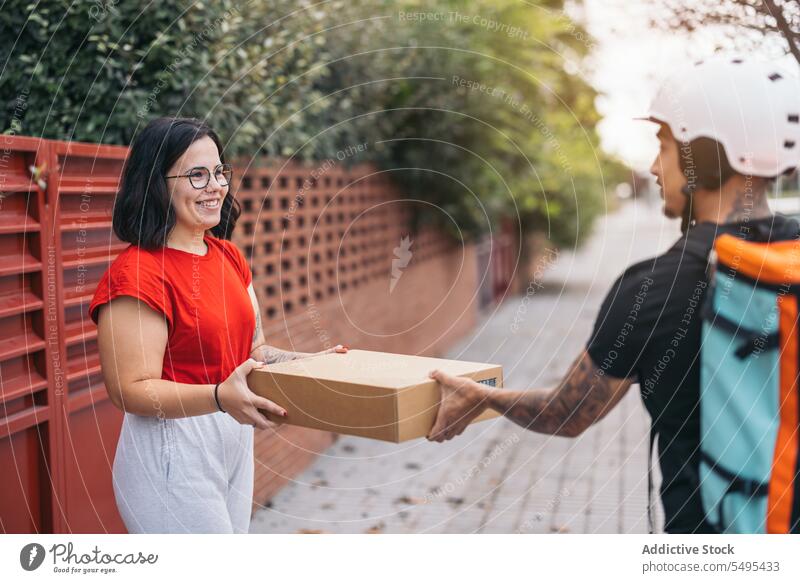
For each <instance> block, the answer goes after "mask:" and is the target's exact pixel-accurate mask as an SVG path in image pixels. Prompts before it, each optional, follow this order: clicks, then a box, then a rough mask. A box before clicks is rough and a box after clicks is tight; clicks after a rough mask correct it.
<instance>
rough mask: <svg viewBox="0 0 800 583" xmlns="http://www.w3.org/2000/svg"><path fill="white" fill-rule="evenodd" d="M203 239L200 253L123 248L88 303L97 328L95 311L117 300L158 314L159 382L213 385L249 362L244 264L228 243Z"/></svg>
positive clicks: (249, 309)
mask: <svg viewBox="0 0 800 583" xmlns="http://www.w3.org/2000/svg"><path fill="white" fill-rule="evenodd" d="M203 239H204V241H205V242H206V245H207V246H208V252H207V253H206V254H205V255H195V254H193V253H188V252H186V251H180V250H178V249H172V248H170V247H162V248H160V249H155V250H145V249H142V248H140V247H138V246H135V245H131V246H129V247H128V248H127V249H125V250H124V251H122V253H120V254H119V256H118V257H117V258H116V259H115V260H114V262H113V263H112V264H111V265H110V266H109V268H108V269H107V270H106V272H105V273H104V274H103V277H102V278H101V280H100V283H99V284H98V285H97V290H96V291H95V293H94V297H93V298H92V302H91V304H90V305H89V316H90V317H91V318H92V320H93V321H94V323H95V324H97V318H98V308H99V307H100V306H102V305H103V304H105V303H107V302H110V301H111V300H113V299H114V298H117V297H119V296H131V297H134V298H137V299H139V300H141V301H143V302H145V303H146V304H147V305H148V306H150V307H151V308H152V309H154V310H156V311H157V312H159V313H160V314H163V316H164V318H165V320H166V323H167V327H168V329H169V337H168V340H167V347H166V351H165V352H164V364H163V369H162V374H161V378H162V379H168V380H173V381H176V382H180V383H190V384H215V383H218V382H222V381H224V380H225V379H226V378H228V376H229V375H230V374H231V373H232V372H233V370H234V369H235V368H236V367H237V366H239V365H240V364H242V363H243V362H244V361H245V360H247V359H248V358H249V357H250V348H251V346H252V342H253V333H254V330H255V313H254V312H253V304H252V302H251V301H250V295H249V294H248V292H247V287H248V286H249V285H250V282H251V281H252V275H251V273H250V269H249V267H248V266H247V260H246V259H245V258H244V256H243V255H242V252H241V251H239V249H238V248H237V247H236V246H235V245H234V244H233V243H231V242H230V241H226V240H224V239H218V238H216V237H214V236H212V235H208V234H206V235H205V237H204V238H203ZM131 333H132V334H135V333H136V330H131Z"/></svg>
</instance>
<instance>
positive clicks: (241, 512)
mask: <svg viewBox="0 0 800 583" xmlns="http://www.w3.org/2000/svg"><path fill="white" fill-rule="evenodd" d="M253 432H254V428H253V427H252V426H250V425H241V424H240V423H239V422H237V421H236V420H235V419H234V418H233V417H231V416H230V415H228V414H226V413H222V412H217V413H211V414H209V415H200V416H196V417H184V418H181V419H159V418H158V417H143V416H139V415H133V414H131V413H125V419H124V421H123V423H122V431H121V433H120V436H119V442H118V444H117V453H116V456H115V457H114V468H113V472H112V474H113V475H112V477H113V484H114V496H115V498H116V501H117V508H118V509H119V513H120V515H121V516H122V520H123V521H124V522H125V526H126V527H127V529H128V532H130V533H246V532H248V530H249V527H250V510H251V508H252V503H253Z"/></svg>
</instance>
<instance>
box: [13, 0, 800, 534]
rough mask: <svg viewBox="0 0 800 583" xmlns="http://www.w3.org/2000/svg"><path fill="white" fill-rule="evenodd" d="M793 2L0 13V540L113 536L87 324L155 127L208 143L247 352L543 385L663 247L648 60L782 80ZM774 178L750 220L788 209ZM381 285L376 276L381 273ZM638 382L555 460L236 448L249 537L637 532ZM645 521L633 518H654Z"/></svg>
mask: <svg viewBox="0 0 800 583" xmlns="http://www.w3.org/2000/svg"><path fill="white" fill-rule="evenodd" d="M798 6H800V5H799V4H798V2H796V1H792V2H789V1H786V2H781V3H777V2H751V1H750V0H722V1H713V2H712V1H703V2H697V1H694V0H657V1H654V2H643V3H632V2H627V1H624V0H546V1H543V2H538V3H531V2H526V1H522V0H474V1H466V0H434V1H429V2H421V1H420V0H397V1H391V2H390V1H383V0H349V1H345V0H327V1H321V2H310V1H297V0H219V1H198V0H162V1H160V2H158V3H153V4H148V5H146V6H144V5H143V4H141V3H136V2H131V1H128V0H121V1H99V0H98V1H91V2H90V1H86V2H72V1H69V0H49V1H46V2H29V1H28V0H8V1H6V2H4V3H3V5H2V6H1V7H0V65H2V66H0V133H1V135H0V143H2V151H0V476H2V477H1V478H0V532H15V533H39V532H42V533H48V532H55V533H94V532H109V533H116V532H125V526H124V524H123V522H122V519H121V517H120V515H119V512H118V509H117V508H118V501H117V500H116V499H115V497H114V493H113V490H112V487H111V484H112V482H111V475H112V474H111V472H112V466H113V462H114V456H115V451H116V446H117V440H118V437H119V431H120V426H121V422H122V417H123V413H122V411H121V410H120V409H118V408H117V407H115V406H114V405H113V404H112V403H111V401H110V400H109V398H108V392H107V390H106V387H105V384H104V379H103V371H102V368H101V365H100V358H99V351H98V344H97V327H96V326H95V324H94V323H93V322H92V321H91V320H90V318H89V317H88V306H89V302H90V300H91V298H92V296H93V294H94V292H95V289H96V287H97V285H98V282H99V281H100V280H101V278H102V276H103V274H104V273H105V272H106V270H107V269H108V267H109V265H110V264H111V262H112V261H114V259H115V258H116V257H117V256H118V254H119V253H120V252H122V251H123V250H125V249H126V248H127V243H125V242H123V241H121V240H120V239H118V238H117V236H116V234H115V233H114V230H113V225H112V220H111V219H112V214H113V210H114V205H115V200H116V195H117V191H118V188H119V185H120V176H121V174H122V171H123V168H124V164H125V160H126V158H127V156H128V154H129V146H130V144H131V143H132V140H133V139H134V137H135V136H136V135H137V134H138V132H140V131H141V130H142V128H144V127H145V126H146V125H147V124H148V123H149V122H151V121H152V120H154V119H156V118H159V117H165V116H166V117H195V118H200V119H202V120H204V121H206V122H207V123H208V124H209V125H210V126H211V127H212V128H213V129H214V130H215V131H216V132H217V133H218V134H219V135H220V136H221V140H222V143H223V145H224V156H225V161H226V162H229V163H230V164H231V165H232V167H233V178H232V181H231V190H230V192H231V194H232V196H233V197H234V198H235V200H236V202H237V204H238V206H239V207H240V215H239V218H238V221H237V223H236V227H235V229H234V232H233V233H232V235H231V240H232V241H233V243H234V244H235V245H236V246H237V247H238V248H239V249H240V250H241V251H242V253H243V254H244V256H245V257H246V258H247V260H248V263H249V267H250V269H251V271H252V274H253V286H254V290H255V293H256V296H257V298H258V302H259V308H260V310H261V312H262V314H261V321H262V322H263V331H264V335H265V338H266V339H267V341H268V342H269V343H270V344H273V345H275V346H277V347H279V348H284V349H291V350H298V351H304V352H306V351H307V352H312V351H319V350H322V349H325V348H329V347H331V346H333V345H335V344H337V343H345V344H348V345H349V346H351V347H357V348H361V349H366V350H377V351H385V352H397V353H403V354H420V355H426V356H446V357H449V358H454V359H465V360H474V361H488V362H495V363H499V364H502V365H503V367H504V371H505V377H506V378H505V381H506V386H508V387H511V388H518V389H525V388H534V387H548V386H551V385H552V384H554V383H555V382H556V381H557V380H558V379H559V378H560V377H561V375H562V374H563V373H564V372H565V371H566V370H567V368H568V367H569V365H570V364H571V363H572V361H573V359H574V357H575V356H576V355H577V354H578V352H579V351H580V350H581V348H582V347H583V345H584V343H585V342H586V340H587V338H588V336H589V334H590V332H591V328H592V323H593V320H594V317H595V314H596V312H597V310H598V306H599V303H600V301H601V300H602V298H603V296H604V294H605V292H606V291H607V290H608V288H609V286H610V285H611V283H612V282H613V281H614V279H615V278H616V277H617V276H618V275H619V274H620V273H621V272H622V270H623V269H624V268H625V267H626V266H627V265H629V264H630V263H632V262H634V261H637V260H640V259H642V258H644V257H648V256H652V255H655V254H657V253H659V252H661V251H663V250H664V249H666V248H667V247H668V246H669V245H670V244H671V243H672V242H673V241H674V240H675V238H676V237H677V236H678V225H677V224H676V223H674V222H669V221H667V220H666V219H664V218H663V217H662V216H661V214H660V206H661V205H660V201H659V200H658V195H657V194H656V192H657V189H656V188H655V184H654V180H653V177H652V176H651V175H650V172H649V168H650V165H651V163H652V161H653V159H654V157H655V156H656V152H657V148H658V146H657V144H658V141H657V139H656V138H655V131H656V130H655V127H654V125H653V124H649V123H647V122H643V121H639V120H635V119H634V118H636V117H637V116H640V115H642V114H643V113H644V112H646V111H647V108H648V104H649V103H650V100H651V98H652V96H653V92H654V90H655V88H656V87H657V86H658V85H659V83H660V82H661V80H662V78H663V76H664V75H665V74H666V73H667V72H668V71H670V70H671V69H672V68H673V67H674V66H675V65H676V64H679V63H685V62H695V61H697V60H700V59H703V58H704V57H706V56H708V55H712V54H714V53H715V52H718V51H727V52H745V53H747V54H748V55H758V56H760V57H763V58H764V59H768V60H770V62H774V63H776V64H777V63H780V64H781V66H783V67H785V68H787V70H790V71H791V72H792V73H795V74H796V73H797V70H798V62H800V34H799V33H798V32H797V31H800V10H799V9H798ZM799 192H800V183H799V182H798V177H797V175H794V176H788V177H783V178H781V179H780V180H778V181H776V184H775V189H774V192H772V193H771V198H772V200H771V202H772V203H773V204H774V206H775V209H776V210H781V211H784V212H787V213H789V214H795V215H797V214H800V198H798V193H799ZM397 269H400V275H399V276H398V275H397V273H398V272H397ZM647 431H648V418H647V416H646V414H645V412H644V409H643V407H642V405H641V401H640V398H639V394H638V389H637V388H636V387H634V388H632V389H631V390H630V392H629V394H628V395H627V397H626V398H625V399H624V400H623V401H622V403H621V404H620V405H619V406H618V407H616V408H615V409H614V410H613V412H612V413H611V414H610V415H609V416H608V418H606V419H605V420H604V421H602V422H601V423H599V424H598V425H597V426H595V427H593V428H591V429H590V430H589V431H587V432H586V433H584V434H583V435H581V436H580V437H579V438H578V439H574V440H570V439H564V438H558V437H546V436H541V435H536V434H533V433H531V432H526V431H524V430H522V429H521V428H520V427H517V426H515V425H513V424H512V423H510V422H508V421H505V420H503V419H496V420H492V421H487V422H484V423H482V424H479V425H476V426H474V427H471V428H470V429H469V430H468V431H467V432H466V433H465V434H464V435H462V436H461V437H460V438H459V439H455V440H453V441H451V442H448V443H446V444H432V443H428V442H427V441H425V440H417V441H412V442H407V443H403V444H400V445H395V444H387V443H382V442H377V441H369V440H366V439H357V438H352V437H347V436H338V437H337V436H335V435H333V434H331V433H327V432H322V431H315V430H309V429H305V428H300V427H293V426H281V427H279V428H277V429H270V430H264V431H258V432H257V433H256V437H255V446H254V451H253V456H254V460H255V470H256V474H255V479H254V496H253V518H252V525H251V531H252V532H254V533H260V532H265V533H266V532H291V533H294V532H386V533H395V532H397V533H418V532H419V533H421V532H464V533H472V532H486V533H490V532H504V533H505V532H508V533H512V532H521V533H527V532H548V533H549V532H573V533H574V532H645V531H646V529H647V522H646V476H647V473H646V459H647V452H646V443H647V440H646V437H647ZM656 507H657V508H658V507H659V505H658V504H656Z"/></svg>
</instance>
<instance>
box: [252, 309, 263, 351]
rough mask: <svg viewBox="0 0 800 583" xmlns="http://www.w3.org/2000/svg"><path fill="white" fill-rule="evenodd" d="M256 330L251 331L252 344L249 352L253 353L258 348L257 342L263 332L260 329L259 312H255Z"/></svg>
mask: <svg viewBox="0 0 800 583" xmlns="http://www.w3.org/2000/svg"><path fill="white" fill-rule="evenodd" d="M255 312H256V329H255V330H253V344H252V348H251V349H250V352H253V351H254V350H255V349H256V348H258V346H259V340H260V339H261V336H262V334H263V333H264V331H263V330H262V329H261V312H260V311H259V310H256V311H255Z"/></svg>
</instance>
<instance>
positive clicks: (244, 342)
mask: <svg viewBox="0 0 800 583" xmlns="http://www.w3.org/2000/svg"><path fill="white" fill-rule="evenodd" d="M231 176H232V172H231V169H230V167H229V166H228V165H227V164H226V163H225V161H224V159H223V155H222V147H221V143H220V140H219V138H218V136H217V135H216V134H215V133H214V131H213V130H212V129H211V128H210V127H208V126H207V125H206V124H205V123H203V122H201V121H199V120H194V119H180V118H160V119H157V120H154V121H153V122H151V123H150V124H148V125H147V127H145V128H144V130H142V132H141V134H139V136H138V137H137V138H136V140H135V141H134V143H133V144H132V145H131V151H130V155H129V157H128V160H127V161H126V165H125V169H124V171H123V176H122V183H121V186H120V191H119V193H118V195H117V200H116V204H115V206H114V216H113V225H114V231H115V233H116V235H117V236H118V237H119V238H120V239H122V240H123V241H127V242H129V243H130V244H131V245H130V246H129V247H128V248H127V249H125V250H124V251H123V252H122V253H120V255H119V256H118V257H117V259H115V260H114V262H113V263H112V264H111V265H110V266H109V268H108V270H107V271H106V273H105V274H104V275H103V277H102V279H101V280H100V283H99V284H98V286H97V290H96V291H95V295H94V298H93V299H92V302H91V304H90V306H89V314H90V316H91V318H92V319H93V320H94V321H95V322H96V323H97V325H98V345H99V349H100V362H101V365H102V371H103V378H104V381H105V385H106V388H107V390H108V393H109V396H110V398H111V401H112V402H113V403H114V405H116V406H117V407H119V408H120V409H122V410H123V411H124V412H125V417H124V421H123V425H122V431H121V433H120V437H119V443H118V444H117V451H116V454H115V458H114V467H113V486H114V494H115V497H116V501H117V507H118V509H119V512H120V515H121V516H122V519H123V521H124V522H125V525H126V527H127V528H128V531H129V532H147V533H150V532H189V533H207V532H208V533H232V532H247V531H248V529H249V524H250V510H251V507H252V494H253V428H254V427H259V428H262V429H263V428H267V427H268V426H269V422H268V421H267V419H266V417H265V416H264V415H263V414H262V413H261V412H260V411H259V410H265V411H268V412H270V413H272V414H274V415H276V416H285V415H286V412H285V411H284V410H283V409H282V408H281V407H279V406H278V405H276V404H275V403H273V402H271V401H269V400H267V399H264V398H262V397H259V396H257V395H255V394H254V393H252V392H251V391H250V389H249V388H248V386H247V381H246V378H247V375H248V374H249V373H250V371H251V370H253V368H255V367H257V366H259V365H260V364H263V363H267V362H275V361H278V360H290V359H294V358H302V357H305V356H308V354H306V353H294V352H286V351H281V350H277V349H275V348H273V347H270V346H268V345H266V343H265V341H264V336H263V332H262V330H261V325H260V317H259V313H260V310H259V306H258V301H257V299H256V296H255V293H254V291H253V286H252V275H251V273H250V269H249V267H248V265H247V260H246V259H245V258H244V256H243V255H242V253H241V252H240V251H239V250H238V249H237V248H236V246H235V245H233V244H232V243H231V242H230V241H229V239H230V236H231V234H232V232H233V228H234V226H235V225H236V219H237V218H238V216H239V204H238V202H236V199H235V198H234V197H233V195H232V194H231V193H230V192H229V188H230V182H231ZM332 350H335V349H332Z"/></svg>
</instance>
